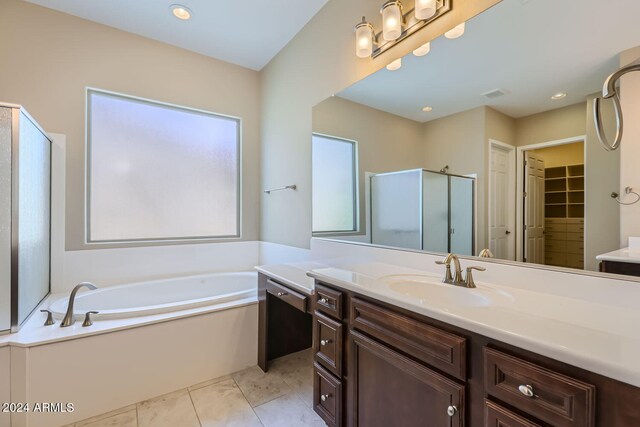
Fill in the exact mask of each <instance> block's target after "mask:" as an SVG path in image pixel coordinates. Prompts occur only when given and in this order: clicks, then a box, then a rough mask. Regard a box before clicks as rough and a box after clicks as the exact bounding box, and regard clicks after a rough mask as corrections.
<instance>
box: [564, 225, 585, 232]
mask: <svg viewBox="0 0 640 427" xmlns="http://www.w3.org/2000/svg"><path fill="white" fill-rule="evenodd" d="M567 231H568V232H569V233H580V234H584V224H567Z"/></svg>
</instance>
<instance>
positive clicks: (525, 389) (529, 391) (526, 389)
mask: <svg viewBox="0 0 640 427" xmlns="http://www.w3.org/2000/svg"><path fill="white" fill-rule="evenodd" d="M518 390H519V391H520V393H522V394H524V395H525V396H527V397H533V396H534V394H533V387H531V386H530V385H528V384H527V385H524V384H523V385H521V386H519V387H518Z"/></svg>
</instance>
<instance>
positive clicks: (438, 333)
mask: <svg viewBox="0 0 640 427" xmlns="http://www.w3.org/2000/svg"><path fill="white" fill-rule="evenodd" d="M349 313H350V317H351V325H352V327H353V328H354V329H358V330H360V331H362V332H364V333H366V334H369V335H371V336H372V337H374V338H377V339H379V340H380V341H383V342H384V343H385V344H387V345H389V346H391V347H394V348H396V349H398V350H400V351H402V352H404V353H407V354H409V355H411V356H413V357H415V358H417V359H419V360H421V361H423V362H424V363H426V364H428V365H431V366H433V367H434V368H437V369H439V370H441V371H443V372H446V373H448V374H451V375H453V376H454V377H456V378H460V379H462V380H464V379H466V365H467V364H466V338H464V337H460V336H458V335H454V334H451V333H449V332H445V331H443V330H441V329H438V328H435V327H433V326H430V325H427V324H425V323H422V322H419V321H417V320H414V319H411V318H409V317H406V316H403V315H401V314H398V313H394V312H392V311H390V310H387V309H385V308H382V307H379V306H377V305H375V304H371V303H369V302H367V301H363V300H361V299H359V298H352V299H351V309H350V310H349Z"/></svg>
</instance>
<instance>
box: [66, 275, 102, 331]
mask: <svg viewBox="0 0 640 427" xmlns="http://www.w3.org/2000/svg"><path fill="white" fill-rule="evenodd" d="M83 287H86V288H89V289H91V290H95V289H98V288H97V287H96V286H95V285H93V283H89V282H82V283H80V284H78V285H77V286H76V287H75V288H73V290H72V291H71V295H69V304H68V305H67V313H66V314H65V315H64V319H62V323H61V324H60V327H61V328H66V327H67V326H71V325H73V324H74V323H75V322H76V318H75V316H74V315H73V303H74V302H75V300H76V294H77V293H78V291H79V290H80V289H81V288H83Z"/></svg>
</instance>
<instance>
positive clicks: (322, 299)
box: [318, 298, 330, 305]
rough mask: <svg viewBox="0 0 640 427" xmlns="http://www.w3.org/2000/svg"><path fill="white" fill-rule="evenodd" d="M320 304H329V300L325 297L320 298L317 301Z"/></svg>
mask: <svg viewBox="0 0 640 427" xmlns="http://www.w3.org/2000/svg"><path fill="white" fill-rule="evenodd" d="M318 302H319V303H320V304H325V305H330V304H329V300H328V299H326V298H320V301H318Z"/></svg>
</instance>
